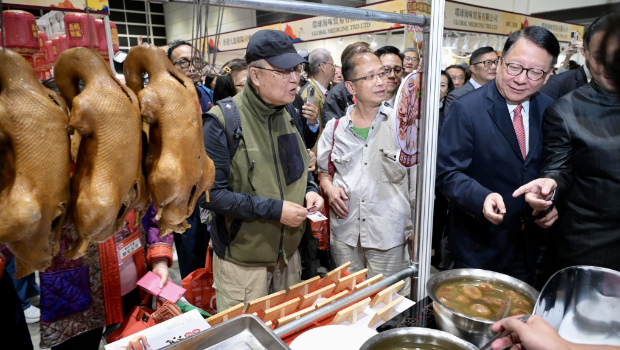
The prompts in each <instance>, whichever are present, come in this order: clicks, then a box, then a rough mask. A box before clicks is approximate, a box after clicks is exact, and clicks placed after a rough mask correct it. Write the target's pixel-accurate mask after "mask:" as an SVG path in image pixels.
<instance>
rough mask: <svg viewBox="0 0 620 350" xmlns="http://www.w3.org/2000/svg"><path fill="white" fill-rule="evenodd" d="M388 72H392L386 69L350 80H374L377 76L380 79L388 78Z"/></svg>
mask: <svg viewBox="0 0 620 350" xmlns="http://www.w3.org/2000/svg"><path fill="white" fill-rule="evenodd" d="M388 74H390V73H389V72H388V70H387V69H386V70H384V71H383V72H380V73H377V74H368V75H365V76H363V77H359V78H355V79H351V80H349V81H350V82H352V83H355V82H356V81H360V80H366V81H374V80H375V78H376V77H379V79H381V80H384V79H387V77H388Z"/></svg>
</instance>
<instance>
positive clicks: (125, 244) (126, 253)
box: [116, 230, 142, 262]
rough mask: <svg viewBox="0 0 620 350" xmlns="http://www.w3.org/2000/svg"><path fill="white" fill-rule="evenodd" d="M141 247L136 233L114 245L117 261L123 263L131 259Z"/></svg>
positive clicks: (138, 234)
mask: <svg viewBox="0 0 620 350" xmlns="http://www.w3.org/2000/svg"><path fill="white" fill-rule="evenodd" d="M141 247H142V242H140V233H139V232H138V231H137V230H136V232H134V233H132V234H131V235H129V236H128V237H127V238H125V239H123V240H122V241H120V242H118V243H116V251H117V252H118V261H119V262H125V261H127V260H128V259H129V258H131V257H132V256H133V255H134V254H135V253H136V252H137V251H138V249H140V248H141Z"/></svg>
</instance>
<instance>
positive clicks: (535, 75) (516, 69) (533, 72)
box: [505, 62, 547, 81]
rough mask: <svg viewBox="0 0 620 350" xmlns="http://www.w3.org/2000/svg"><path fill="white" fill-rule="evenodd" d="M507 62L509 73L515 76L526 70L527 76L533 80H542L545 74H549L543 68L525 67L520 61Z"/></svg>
mask: <svg viewBox="0 0 620 350" xmlns="http://www.w3.org/2000/svg"><path fill="white" fill-rule="evenodd" d="M505 63H506V67H507V69H506V71H507V73H508V75H512V76H513V77H516V76H518V75H520V74H521V73H523V71H526V74H525V75H526V76H527V78H528V79H529V80H533V81H537V80H540V79H542V78H544V77H545V75H547V72H546V71H544V70H542V69H538V68H525V67H523V66H522V65H520V64H518V63H508V62H505Z"/></svg>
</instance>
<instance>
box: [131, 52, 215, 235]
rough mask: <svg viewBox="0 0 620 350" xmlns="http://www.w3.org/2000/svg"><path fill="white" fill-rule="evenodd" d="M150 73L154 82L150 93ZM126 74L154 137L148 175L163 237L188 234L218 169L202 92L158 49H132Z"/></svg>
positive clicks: (151, 83) (146, 170)
mask: <svg viewBox="0 0 620 350" xmlns="http://www.w3.org/2000/svg"><path fill="white" fill-rule="evenodd" d="M144 72H146V73H148V77H149V82H148V84H147V85H146V87H143V80H142V74H143V73H144ZM124 74H125V80H126V82H127V86H129V87H130V88H131V89H132V90H133V91H134V92H135V93H136V94H137V95H138V99H139V101H140V112H141V114H142V122H143V129H144V131H145V132H146V133H147V135H148V140H149V141H148V142H149V143H148V149H147V155H146V159H145V173H146V177H147V187H148V191H149V193H150V195H151V200H152V201H153V203H154V204H155V207H156V209H157V216H156V218H157V220H158V224H159V229H160V235H164V234H167V233H170V232H172V231H174V232H178V233H183V232H185V230H186V229H187V228H189V227H190V226H189V225H188V223H187V221H186V220H185V219H186V218H187V217H189V216H190V215H191V214H192V213H193V211H194V207H195V205H196V201H197V200H198V197H199V196H200V195H202V193H203V192H205V190H209V189H210V188H211V186H212V185H213V182H214V180H215V167H214V165H213V161H212V160H211V159H210V158H209V157H208V156H207V153H206V152H205V147H204V141H203V138H202V119H201V113H200V105H199V102H198V95H197V93H196V88H195V87H194V84H193V82H192V81H191V80H190V79H189V78H187V77H186V76H185V75H183V74H182V73H181V72H180V71H178V70H177V69H176V68H175V67H174V66H173V65H172V63H170V61H169V60H168V57H167V56H166V54H165V53H164V52H163V51H161V50H160V49H159V48H157V47H156V46H150V45H141V46H136V47H134V48H132V49H131V50H130V51H129V53H128V55H127V57H126V59H125V63H124ZM206 200H207V201H208V200H209V194H208V192H207V194H206Z"/></svg>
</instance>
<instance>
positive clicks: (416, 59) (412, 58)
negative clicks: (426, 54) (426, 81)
mask: <svg viewBox="0 0 620 350" xmlns="http://www.w3.org/2000/svg"><path fill="white" fill-rule="evenodd" d="M403 61H404V62H407V61H411V62H420V59H419V58H415V57H413V56H405V58H403Z"/></svg>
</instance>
